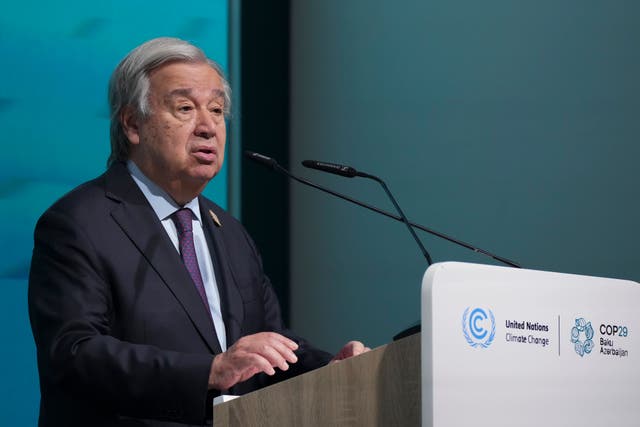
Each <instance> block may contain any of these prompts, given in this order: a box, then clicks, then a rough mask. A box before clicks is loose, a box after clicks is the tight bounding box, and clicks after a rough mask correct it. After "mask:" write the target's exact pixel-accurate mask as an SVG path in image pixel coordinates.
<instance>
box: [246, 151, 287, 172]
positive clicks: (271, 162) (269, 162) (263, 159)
mask: <svg viewBox="0 0 640 427" xmlns="http://www.w3.org/2000/svg"><path fill="white" fill-rule="evenodd" d="M244 155H245V156H246V157H248V158H250V159H251V160H253V161H256V162H258V163H261V164H263V165H265V166H268V167H270V168H271V169H276V168H277V167H279V166H280V165H278V162H276V161H275V159H272V158H271V157H267V156H265V155H263V154H260V153H254V152H253V151H249V150H245V152H244Z"/></svg>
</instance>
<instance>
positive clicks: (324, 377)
mask: <svg viewBox="0 0 640 427" xmlns="http://www.w3.org/2000/svg"><path fill="white" fill-rule="evenodd" d="M638 401H640V285H639V284H638V283H635V282H631V281H625V280H616V279H606V278H598V277H588V276H578V275H570V274H561V273H550V272H542V271H533V270H522V269H513V268H505V267H495V266H486V265H475V264H465V263H453V262H451V263H440V264H434V265H432V266H431V267H429V269H428V270H427V272H426V273H425V276H424V279H423V284H422V333H421V335H420V334H417V335H413V336H410V337H407V338H404V339H402V340H398V341H396V342H393V343H390V344H387V345H385V346H382V347H379V348H377V349H374V350H372V351H371V352H368V353H365V354H363V355H360V356H358V357H354V358H352V359H347V360H344V361H342V362H339V363H337V364H333V365H329V366H326V367H323V368H321V369H318V370H315V371H312V372H309V373H306V374H304V375H301V376H299V377H296V378H293V379H290V380H287V381H284V382H282V383H279V384H276V385H273V386H270V387H267V388H264V389H262V390H258V391H256V392H253V393H250V394H247V395H245V396H242V397H241V398H238V399H235V400H233V401H230V402H226V403H222V404H220V405H217V406H216V407H215V408H214V414H213V417H214V426H220V427H221V426H312V427H313V426H401V427H410V426H419V425H422V426H424V427H448V426H466V425H491V426H493V427H500V426H504V427H507V426H508V427H511V426H524V427H526V426H530V427H534V426H541V425H543V426H554V427H561V426H562V427H564V426H580V427H601V426H604V425H613V426H616V427H636V426H638V425H640V405H638Z"/></svg>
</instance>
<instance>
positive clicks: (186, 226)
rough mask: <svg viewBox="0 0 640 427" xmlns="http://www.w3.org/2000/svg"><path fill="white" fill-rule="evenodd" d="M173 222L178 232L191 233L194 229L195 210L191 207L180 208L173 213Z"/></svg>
mask: <svg viewBox="0 0 640 427" xmlns="http://www.w3.org/2000/svg"><path fill="white" fill-rule="evenodd" d="M171 218H172V219H173V222H174V223H175V225H176V229H177V231H178V234H183V233H189V232H191V231H193V228H192V222H191V221H192V220H193V212H191V209H189V208H182V209H178V210H177V211H175V212H174V213H173V215H171Z"/></svg>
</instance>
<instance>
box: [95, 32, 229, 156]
mask: <svg viewBox="0 0 640 427" xmlns="http://www.w3.org/2000/svg"><path fill="white" fill-rule="evenodd" d="M169 62H195V63H206V64H209V65H210V66H211V67H212V68H213V69H214V70H216V71H217V73H218V74H219V75H220V78H221V79H222V85H223V91H224V113H225V116H228V115H229V111H230V108H231V87H230V86H229V83H228V82H227V80H226V79H225V77H224V74H223V72H222V68H221V67H220V66H219V65H218V64H217V63H216V62H214V61H212V60H211V59H209V58H207V57H206V55H205V54H204V52H203V51H202V50H201V49H199V48H197V47H196V46H194V45H192V44H191V43H188V42H186V41H184V40H180V39H176V38H171V37H160V38H157V39H153V40H149V41H148V42H146V43H143V44H141V45H140V46H138V47H136V48H135V49H134V50H132V51H131V52H129V54H128V55H127V56H126V57H125V58H124V59H123V60H122V62H120V64H118V66H117V67H116V69H115V70H114V71H113V74H112V75H111V79H110V80H109V110H110V114H111V154H110V155H109V159H108V160H107V166H110V165H111V164H112V163H114V162H116V161H124V160H127V159H128V158H129V147H130V143H129V139H128V138H127V136H126V135H125V133H124V129H123V127H122V123H121V121H120V114H121V113H122V110H123V109H124V108H125V107H127V106H131V107H134V108H135V110H136V114H138V116H139V117H140V118H141V119H145V118H147V117H148V116H149V114H150V113H151V111H150V108H149V99H148V97H149V86H150V85H149V74H150V73H151V71H153V70H154V69H156V68H158V67H160V66H161V65H164V64H166V63H169Z"/></svg>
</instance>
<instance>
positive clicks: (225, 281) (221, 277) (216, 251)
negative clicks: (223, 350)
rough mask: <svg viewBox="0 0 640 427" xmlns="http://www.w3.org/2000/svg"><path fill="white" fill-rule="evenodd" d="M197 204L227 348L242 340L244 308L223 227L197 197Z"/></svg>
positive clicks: (203, 200)
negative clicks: (210, 260)
mask: <svg viewBox="0 0 640 427" xmlns="http://www.w3.org/2000/svg"><path fill="white" fill-rule="evenodd" d="M199 204H200V213H201V217H202V221H203V225H204V229H205V236H206V238H207V244H208V245H209V248H211V249H212V255H213V256H212V258H213V267H214V270H215V274H216V282H217V284H218V291H219V292H220V300H221V301H220V304H221V306H222V307H221V310H222V317H223V319H224V324H225V330H226V333H227V348H228V347H230V346H231V345H232V344H233V343H234V342H236V341H237V340H238V339H239V338H240V337H241V336H242V319H243V318H244V305H243V304H242V298H241V296H240V291H239V290H238V285H237V282H236V280H235V278H234V276H233V273H232V271H231V266H230V264H229V253H228V251H227V247H226V244H225V242H224V238H223V227H224V224H220V222H219V221H218V217H217V215H216V214H215V213H213V212H214V211H213V210H212V209H211V208H212V206H211V204H210V203H209V202H208V201H207V200H206V199H204V198H203V197H200V198H199ZM212 213H213V215H212ZM214 218H215V219H214ZM214 221H215V222H214Z"/></svg>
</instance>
